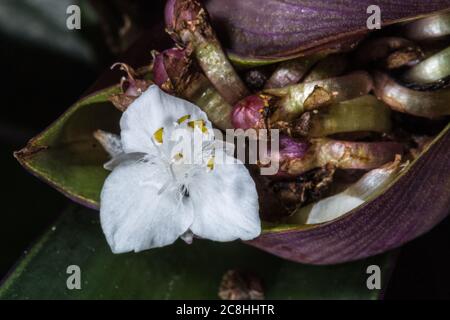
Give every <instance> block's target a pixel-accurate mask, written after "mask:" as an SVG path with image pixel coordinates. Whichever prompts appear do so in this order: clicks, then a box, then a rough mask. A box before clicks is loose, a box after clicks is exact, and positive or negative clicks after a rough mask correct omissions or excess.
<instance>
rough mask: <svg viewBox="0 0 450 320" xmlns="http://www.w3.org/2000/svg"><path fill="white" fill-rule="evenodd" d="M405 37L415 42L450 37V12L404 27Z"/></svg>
mask: <svg viewBox="0 0 450 320" xmlns="http://www.w3.org/2000/svg"><path fill="white" fill-rule="evenodd" d="M403 31H404V33H405V35H406V37H408V38H409V39H411V40H415V41H422V40H431V39H439V38H442V37H445V36H448V35H450V12H447V13H442V14H438V15H434V16H431V17H428V18H424V19H420V20H417V21H414V22H411V23H409V24H407V25H405V26H404V30H403Z"/></svg>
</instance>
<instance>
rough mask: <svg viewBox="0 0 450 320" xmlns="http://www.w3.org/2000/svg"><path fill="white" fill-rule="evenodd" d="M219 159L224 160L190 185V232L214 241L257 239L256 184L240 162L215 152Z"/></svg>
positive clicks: (217, 151) (258, 224) (222, 152)
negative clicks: (191, 219) (191, 215)
mask: <svg viewBox="0 0 450 320" xmlns="http://www.w3.org/2000/svg"><path fill="white" fill-rule="evenodd" d="M221 157H223V158H222V159H225V161H223V162H222V163H216V164H215V165H214V169H213V170H212V171H210V172H205V173H202V174H201V175H200V176H199V177H198V179H196V180H195V181H194V182H193V183H192V184H190V185H189V197H190V198H191V200H192V202H193V206H194V223H193V224H192V226H191V227H190V229H191V230H192V232H193V233H194V234H195V235H196V236H199V237H202V238H207V239H210V240H215V241H232V240H236V239H242V240H250V239H253V238H256V237H257V236H259V234H260V233H261V222H260V219H259V204H258V194H257V192H256V187H255V183H254V181H253V179H252V178H251V176H250V173H249V172H248V170H247V168H246V167H245V166H244V165H243V164H242V163H241V162H240V161H238V160H236V159H233V158H232V157H230V156H228V155H226V154H224V151H223V150H216V159H220V158H221ZM232 162H236V163H234V164H232Z"/></svg>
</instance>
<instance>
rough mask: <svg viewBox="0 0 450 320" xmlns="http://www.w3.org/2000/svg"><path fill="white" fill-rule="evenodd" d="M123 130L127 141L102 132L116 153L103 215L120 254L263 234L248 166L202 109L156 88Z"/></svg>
mask: <svg viewBox="0 0 450 320" xmlns="http://www.w3.org/2000/svg"><path fill="white" fill-rule="evenodd" d="M120 128H121V137H120V140H119V139H118V138H115V137H114V135H111V134H104V133H101V132H97V133H96V137H97V139H99V140H100V141H101V142H102V144H103V145H104V146H106V148H105V149H106V150H107V151H108V152H109V153H110V154H111V155H112V156H113V159H112V160H111V161H110V162H108V163H107V164H106V165H105V167H106V168H108V169H112V173H111V174H110V175H109V176H108V178H107V179H106V181H105V184H104V186H103V190H102V193H101V206H100V217H101V224H102V228H103V232H104V233H105V235H106V239H107V241H108V243H109V245H110V246H111V249H112V251H113V252H114V253H123V252H128V251H135V252H138V251H142V250H146V249H150V248H156V247H162V246H166V245H169V244H172V243H173V242H174V241H175V240H176V239H177V238H179V237H181V238H183V239H184V240H185V241H186V242H189V241H192V236H193V235H195V236H198V237H200V238H207V239H211V240H215V241H232V240H235V239H242V240H250V239H253V238H255V237H257V236H258V235H259V234H260V232H261V226H260V219H259V215H258V212H259V206H258V196H257V192H256V187H255V184H254V182H253V180H252V178H251V177H250V174H249V172H248V170H247V169H246V168H245V166H244V165H243V164H242V163H241V162H239V161H238V160H236V159H232V160H234V161H230V159H228V158H231V157H230V156H229V155H228V154H227V153H226V152H225V151H224V150H223V149H222V148H217V147H216V144H215V143H214V131H213V128H212V126H211V123H210V122H209V120H208V118H207V116H206V114H205V113H204V112H203V111H202V110H200V109H199V108H198V107H197V106H195V105H193V104H191V103H189V102H187V101H184V100H181V99H178V98H176V97H173V96H170V95H168V94H166V93H164V92H162V91H161V90H160V89H159V88H158V87H156V86H151V87H150V88H149V89H148V90H146V91H145V92H144V93H143V94H142V95H141V96H140V97H139V98H138V99H136V100H135V101H134V102H133V103H132V104H131V105H130V106H129V107H128V109H127V110H126V111H125V112H124V114H123V116H122V119H121V121H120ZM174 136H178V138H179V139H174V138H173V137H174ZM180 137H181V138H180ZM198 138H201V140H200V144H199V143H198V141H199V140H198ZM180 141H181V142H182V143H180ZM186 142H187V144H186ZM188 145H193V146H194V150H197V151H190V150H188V149H189V148H187V147H186V146H188ZM199 152H200V153H199ZM199 155H200V160H201V161H197V160H198V159H197V158H198V156H199ZM218 159H224V161H217V160H218ZM228 163H234V164H228Z"/></svg>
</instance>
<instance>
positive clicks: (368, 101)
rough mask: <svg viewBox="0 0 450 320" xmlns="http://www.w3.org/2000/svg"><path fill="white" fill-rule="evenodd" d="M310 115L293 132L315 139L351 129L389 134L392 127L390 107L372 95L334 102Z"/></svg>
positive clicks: (353, 130)
mask: <svg viewBox="0 0 450 320" xmlns="http://www.w3.org/2000/svg"><path fill="white" fill-rule="evenodd" d="M309 117H310V118H309V121H307V122H306V123H305V121H300V124H301V125H303V127H302V128H296V127H294V128H293V132H294V133H298V132H299V131H300V132H301V133H303V134H306V135H307V136H308V137H312V138H316V137H325V136H329V135H332V134H337V133H349V132H379V133H387V132H390V131H391V126H392V123H391V112H390V109H389V107H388V106H387V105H386V104H384V103H383V102H381V101H379V100H378V99H376V98H375V97H374V96H371V95H366V96H362V97H359V98H355V99H352V100H348V101H344V102H340V103H338V104H334V105H332V106H330V107H329V108H325V109H321V110H320V111H319V112H317V113H310V116H309ZM305 126H306V128H305ZM296 129H297V130H296Z"/></svg>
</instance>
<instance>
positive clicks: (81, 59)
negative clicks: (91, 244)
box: [0, 0, 450, 299]
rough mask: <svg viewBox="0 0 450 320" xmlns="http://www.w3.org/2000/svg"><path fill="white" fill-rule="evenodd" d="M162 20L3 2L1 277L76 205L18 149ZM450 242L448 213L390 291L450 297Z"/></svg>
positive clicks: (128, 8)
mask: <svg viewBox="0 0 450 320" xmlns="http://www.w3.org/2000/svg"><path fill="white" fill-rule="evenodd" d="M124 2H126V4H125V5H124ZM69 4H80V5H81V7H82V30H77V31H69V30H67V28H66V25H65V19H66V17H67V15H66V14H65V8H67V6H68V5H69ZM136 8H145V12H148V17H147V18H146V19H142V18H140V19H133V21H135V23H134V24H133V26H132V27H131V29H130V30H128V34H127V33H125V35H123V33H122V36H120V35H119V34H120V28H121V26H123V24H124V19H125V18H124V14H126V15H127V16H129V17H132V18H133V17H134V14H135V12H136ZM133 10H134V11H133ZM140 10H141V12H142V10H144V9H140ZM161 19H162V3H161V1H140V0H137V1H133V0H130V1H97V0H96V1H90V2H89V3H88V1H83V0H80V1H65V0H45V1H42V0H41V1H32V0H28V1H26V0H1V1H0V64H1V69H0V72H1V73H2V79H3V85H2V89H3V90H2V91H1V95H0V101H1V107H0V108H1V111H0V112H1V113H0V114H1V115H0V145H1V147H0V148H1V152H0V168H1V169H2V174H1V175H0V177H1V182H2V188H1V192H0V194H1V197H0V199H1V200H2V201H1V205H2V206H1V208H2V209H1V224H0V252H1V254H0V278H2V277H3V276H4V275H6V273H7V272H8V270H11V268H13V266H14V264H15V262H16V261H17V260H18V259H19V258H20V257H21V255H22V254H23V252H24V251H25V250H27V248H28V247H29V246H30V245H31V244H32V243H33V241H34V240H36V239H37V238H38V237H39V236H40V235H41V234H42V233H43V231H44V230H45V229H46V228H47V227H48V226H49V225H50V224H51V223H52V222H53V221H54V220H55V219H56V218H57V217H58V215H59V214H60V213H61V212H62V211H63V209H64V208H65V207H66V206H67V205H68V200H67V199H66V198H64V197H63V196H62V195H61V194H60V193H58V192H56V191H55V190H53V189H52V188H50V187H48V186H47V185H45V184H44V183H42V182H40V181H39V180H37V179H36V178H34V177H33V176H31V175H30V174H28V173H27V172H26V171H25V170H23V169H22V168H21V167H20V165H19V164H18V162H17V161H16V160H15V159H14V158H13V151H15V150H18V149H20V148H22V147H23V146H24V145H25V144H26V142H27V141H28V139H30V138H31V137H33V136H34V135H36V134H37V133H39V132H40V131H42V130H43V129H44V128H45V127H46V126H47V125H49V124H50V123H51V122H52V121H53V120H55V119H56V118H57V117H58V116H59V115H61V113H62V112H64V111H65V110H66V109H67V108H68V107H69V106H70V105H71V104H72V103H74V102H75V101H76V100H77V99H78V98H79V97H80V96H81V95H82V94H83V92H85V91H86V90H87V89H88V88H89V87H90V86H91V85H92V84H93V83H94V82H95V80H96V79H97V78H98V77H99V75H100V74H101V73H102V71H103V70H105V69H106V68H108V67H109V66H110V65H111V64H112V63H113V62H115V61H117V59H119V58H118V57H120V56H121V55H122V54H123V53H124V51H126V49H127V48H128V47H129V46H130V44H131V43H133V41H134V40H135V39H136V37H137V35H138V34H139V30H146V29H148V28H149V26H150V25H151V23H153V22H154V21H155V20H159V21H160V20H161ZM423 214H424V215H426V212H424V213H423ZM449 248H450V219H449V218H447V219H446V220H445V221H444V222H442V223H441V224H440V225H438V226H437V227H436V228H435V229H434V230H432V231H431V232H429V233H428V234H426V235H424V236H422V237H420V238H419V239H416V240H414V241H412V242H411V243H409V244H407V245H406V246H404V247H403V248H402V249H401V250H400V254H399V258H398V262H397V266H396V268H395V270H394V272H393V274H392V278H391V281H390V284H389V287H388V290H387V292H386V295H385V298H386V299H409V298H411V299H418V298H421V299H423V298H426V299H434V298H438V299H450V272H449V270H450V259H449Z"/></svg>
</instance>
